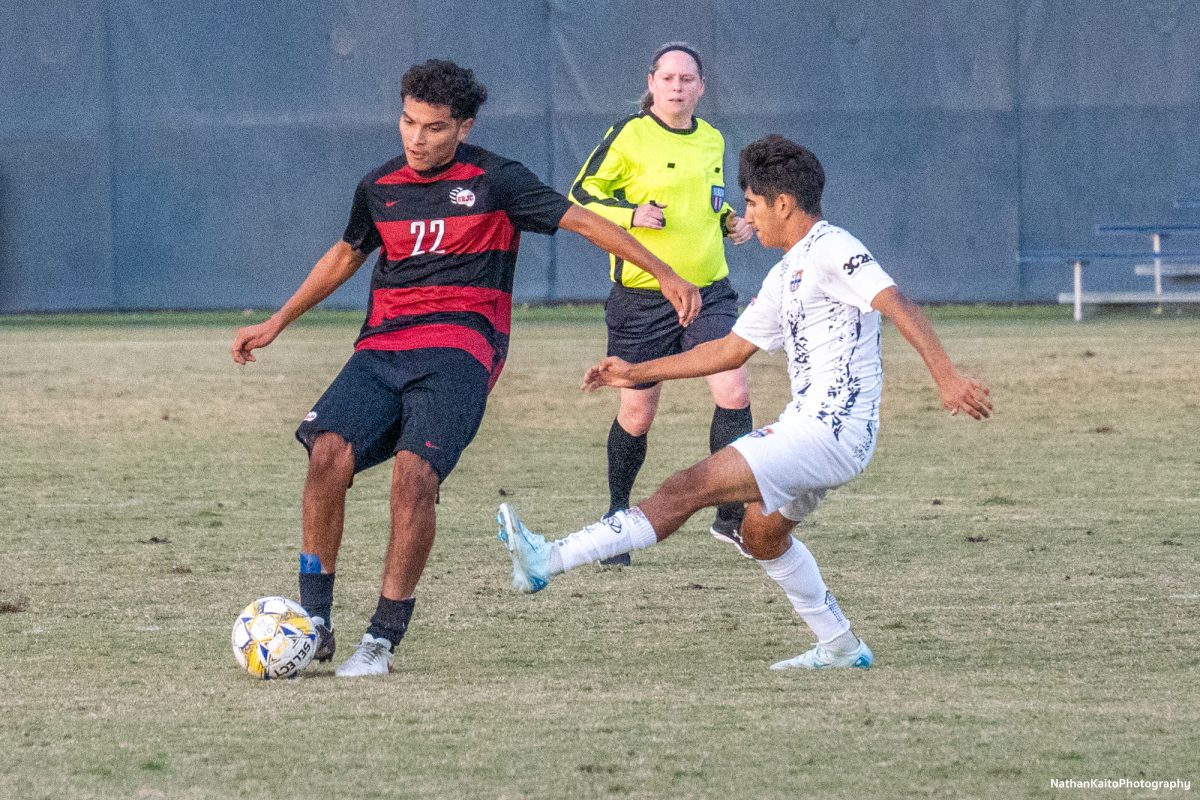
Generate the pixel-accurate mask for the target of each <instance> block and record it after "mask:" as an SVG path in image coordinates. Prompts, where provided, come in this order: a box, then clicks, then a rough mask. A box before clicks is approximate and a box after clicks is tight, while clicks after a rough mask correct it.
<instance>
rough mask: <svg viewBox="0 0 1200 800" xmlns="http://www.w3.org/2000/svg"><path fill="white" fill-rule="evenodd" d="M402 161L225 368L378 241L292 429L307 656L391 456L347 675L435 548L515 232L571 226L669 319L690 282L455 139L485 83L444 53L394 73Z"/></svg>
mask: <svg viewBox="0 0 1200 800" xmlns="http://www.w3.org/2000/svg"><path fill="white" fill-rule="evenodd" d="M400 94H401V98H402V100H403V103H404V110H403V113H402V114H401V117H400V138H401V139H402V140H403V144H404V153H403V155H400V156H397V157H396V158H394V159H392V160H391V161H389V162H387V163H386V164H384V165H383V166H381V167H379V168H378V169H376V170H373V171H372V172H370V173H369V174H368V175H367V176H366V177H365V178H363V179H362V181H361V182H360V183H359V185H358V189H357V191H356V192H355V193H354V204H353V207H352V210H351V213H350V222H349V224H348V225H347V226H346V232H345V234H344V235H343V238H342V240H341V241H339V242H338V243H336V244H335V245H334V246H333V247H331V248H330V249H329V251H328V252H327V253H325V255H324V256H323V257H322V258H321V259H320V260H319V261H318V262H317V264H316V266H314V267H313V269H312V271H311V272H310V273H309V275H308V277H307V278H305V280H304V282H303V283H302V284H301V285H300V288H299V289H297V290H296V292H295V294H293V295H292V297H291V298H290V299H289V300H288V301H287V302H286V303H284V305H283V307H282V308H280V309H279V311H277V312H276V313H275V314H274V315H272V316H271V318H270V319H268V320H266V321H265V322H261V323H259V324H257V325H249V326H247V327H244V328H241V329H240V330H238V332H237V334H236V336H235V337H234V341H233V345H232V347H231V350H232V353H233V360H234V361H236V362H237V363H239V364H245V363H246V362H248V361H254V360H255V359H254V356H253V355H252V351H253V350H255V349H257V348H260V347H266V346H267V345H268V344H270V343H271V342H272V341H274V339H275V337H276V336H278V335H279V333H280V332H281V331H282V330H283V329H284V328H285V327H287V326H288V325H289V324H290V323H291V322H292V321H294V320H295V319H296V318H298V317H299V316H300V315H301V314H303V313H304V312H305V311H307V310H308V309H310V308H312V307H313V306H314V305H316V304H317V303H319V302H321V301H322V300H324V299H325V298H326V297H328V296H329V295H330V294H331V293H332V292H333V291H334V290H335V289H337V287H339V286H340V285H342V284H343V283H345V282H346V280H348V279H349V278H350V276H352V275H353V274H354V273H355V272H356V271H357V270H358V268H359V267H360V266H362V264H363V263H364V262H365V261H366V259H367V257H368V256H369V255H370V254H371V252H372V251H374V250H376V249H379V250H380V254H379V259H378V261H377V262H376V264H375V271H374V273H373V274H372V277H371V297H370V303H369V305H368V310H367V319H366V321H365V322H364V323H363V327H362V332H361V333H360V334H359V337H358V340H357V342H356V344H355V353H354V355H353V356H351V358H350V360H349V361H348V362H347V363H346V366H345V367H344V368H343V369H342V371H341V373H340V374H339V375H338V376H337V378H335V379H334V381H333V383H332V384H331V385H330V386H329V388H328V389H327V390H326V392H325V394H324V395H322V396H321V398H320V400H318V401H317V404H316V405H315V406H314V407H313V409H312V411H310V412H309V413H308V415H307V416H306V417H305V418H304V421H303V422H302V423H301V424H300V427H299V429H298V430H297V431H296V437H297V438H298V439H299V440H300V442H301V443H302V444H303V445H304V446H305V447H306V448H307V449H308V452H309V465H308V475H307V478H306V479H305V482H304V503H303V527H304V534H303V544H302V552H301V554H300V602H301V604H302V605H303V606H304V608H305V609H306V610H307V611H308V612H309V614H310V615H311V616H312V617H313V619H314V621H315V622H316V623H317V630H318V633H319V641H318V646H317V654H316V657H317V658H318V659H319V660H321V661H328V660H329V659H330V658H332V657H333V652H334V647H335V640H334V635H333V623H332V619H331V617H330V610H331V608H332V606H333V583H334V575H335V567H336V564H337V553H338V548H339V546H340V544H341V540H342V522H343V517H344V513H345V504H346V491H347V489H349V487H350V483H351V480H352V479H353V476H354V475H355V474H356V473H358V472H361V471H362V470H365V469H368V468H369V467H372V466H375V465H376V464H381V463H383V462H384V461H387V460H388V459H392V461H393V470H392V490H391V511H392V529H391V538H390V540H389V542H388V548H387V555H386V560H385V563H384V571H383V587H382V590H381V591H380V597H379V604H378V606H377V607H376V610H375V614H374V616H373V617H372V619H371V624H370V626H369V627H368V628H367V632H366V634H365V635H364V636H363V638H362V642H361V643H360V644H359V645H358V647H357V648H356V650H355V652H354V654H353V655H352V656H351V657H350V658H349V659H348V660H347V661H346V662H345V663H343V664H342V665H341V666H340V667H338V669H337V674H338V675H339V676H343V677H354V676H360V675H374V674H380V673H386V672H389V671H390V670H391V668H392V658H393V651H394V650H395V646H396V644H397V643H399V641H400V639H401V638H402V637H403V636H404V632H405V630H406V629H407V628H408V622H409V619H410V617H411V616H412V610H413V605H414V597H413V592H414V590H415V589H416V586H417V581H418V580H419V579H420V577H421V572H422V571H423V570H424V568H425V561H426V559H427V558H428V556H429V550H430V548H431V547H432V545H433V538H434V520H435V513H434V504H435V502H436V500H437V494H438V486H439V485H440V483H441V481H443V480H445V478H446V476H447V475H449V474H450V471H451V470H452V469H454V465H455V464H456V463H457V462H458V458H459V456H460V455H461V454H462V451H463V450H464V449H465V448H466V446H467V445H468V444H469V443H470V442H471V439H472V438H474V436H475V432H476V431H477V430H478V428H479V423H480V421H481V420H482V419H483V411H484V406H485V405H486V402H487V394H488V391H489V390H490V389H491V387H492V386H493V385H494V384H495V382H496V378H497V377H498V376H499V374H500V370H501V368H502V367H503V366H504V359H505V356H506V354H507V352H508V336H509V327H510V321H511V310H512V287H513V271H514V269H515V267H516V262H517V249H518V246H519V244H520V234H521V231H532V232H535V233H544V234H553V233H554V232H555V231H556V230H557V229H558V228H565V229H567V230H569V231H574V232H576V233H579V234H580V235H582V236H584V237H585V238H587V239H588V240H589V241H591V242H593V243H594V244H596V245H597V246H598V247H600V248H602V249H604V250H606V251H608V252H609V253H612V254H614V255H616V256H617V257H618V258H623V259H626V260H627V261H631V262H633V263H634V264H637V265H638V266H640V267H642V268H643V269H645V270H646V271H647V272H650V273H651V274H652V275H654V277H655V278H657V279H658V280H659V282H660V283H661V284H662V287H663V293H664V294H665V295H666V296H667V297H668V298H669V299H670V300H671V302H672V304H673V305H674V306H675V309H676V311H677V312H678V314H679V319H680V322H681V323H683V324H685V325H686V324H687V323H689V322H690V321H691V320H692V319H693V318H694V317H695V316H696V313H697V311H698V310H699V308H700V295H699V292H698V291H697V289H696V287H695V286H693V285H692V284H690V283H688V282H687V281H685V280H683V279H682V278H680V277H679V276H678V275H676V274H675V273H674V272H673V271H672V270H671V268H670V267H668V266H667V265H666V264H664V263H663V262H662V261H660V260H659V259H658V258H656V257H655V256H653V255H652V254H651V253H650V252H649V251H648V250H646V249H645V248H644V247H642V245H640V244H639V243H638V242H637V241H636V240H635V239H634V238H633V237H632V236H630V235H629V234H628V233H627V232H625V231H623V230H621V229H620V228H618V227H617V226H616V225H614V224H613V223H611V222H608V221H607V220H604V219H602V218H601V217H599V216H597V215H596V214H593V213H592V212H590V211H586V210H584V209H582V208H580V207H578V206H573V205H571V203H570V202H569V201H568V200H567V198H566V197H564V196H563V195H561V194H559V193H558V192H555V191H554V190H552V189H550V188H549V187H547V186H546V185H545V184H543V183H542V182H541V181H540V180H538V178H537V177H536V176H534V174H533V173H532V172H530V171H529V170H528V169H526V168H525V167H524V166H522V165H521V164H519V163H517V162H516V161H512V160H509V159H507V158H504V157H502V156H499V155H496V154H495V153H491V152H488V151H487V150H484V149H483V148H480V147H475V146H473V145H469V144H467V143H466V139H467V134H468V133H469V132H470V130H471V127H472V125H474V122H475V115H476V113H477V112H478V111H479V107H480V105H482V104H483V102H484V101H485V100H486V99H487V91H486V89H484V87H483V86H481V85H480V84H479V83H478V82H476V80H475V76H474V73H473V72H472V71H471V70H469V69H464V68H462V67H460V66H458V65H457V64H454V63H452V62H449V61H439V60H431V61H427V62H425V63H424V64H419V65H416V66H413V67H412V68H410V69H409V70H408V72H406V73H405V74H404V77H403V79H402V81H401V90H400Z"/></svg>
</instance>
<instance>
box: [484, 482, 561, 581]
mask: <svg viewBox="0 0 1200 800" xmlns="http://www.w3.org/2000/svg"><path fill="white" fill-rule="evenodd" d="M496 525H497V526H498V527H499V529H500V530H499V531H498V532H497V533H496V538H497V539H499V540H500V541H501V542H503V543H504V546H505V547H506V548H507V549H508V554H509V556H511V557H512V565H513V571H512V585H513V588H514V589H516V590H517V591H518V592H525V593H526V594H533V593H534V592H540V591H541V590H542V589H545V588H546V587H547V586H548V585H550V545H549V544H548V543H547V542H546V538H545V537H544V536H539V535H538V534H536V533H532V532H530V530H529V529H528V528H526V527H525V523H523V522H521V518H520V517H518V516H517V512H516V509H514V508H513V507H512V506H510V505H509V504H508V503H501V504H500V508H499V510H497V511H496Z"/></svg>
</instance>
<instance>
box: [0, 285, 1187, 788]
mask: <svg viewBox="0 0 1200 800" xmlns="http://www.w3.org/2000/svg"><path fill="white" fill-rule="evenodd" d="M518 316H519V318H518V321H517V325H516V330H515V335H514V339H513V348H512V355H511V359H510V362H509V366H508V367H507V369H506V371H505V375H504V377H503V378H502V379H501V381H500V384H499V386H498V387H497V389H496V391H495V392H494V394H493V397H492V401H491V404H490V408H489V413H488V417H487V419H486V420H485V422H484V425H483V428H482V430H481V432H480V434H479V437H478V438H477V439H476V441H475V443H474V444H473V445H472V446H471V448H470V449H469V450H468V451H467V453H466V454H465V456H464V458H463V460H462V462H461V464H460V466H459V469H458V470H457V471H456V472H455V473H454V474H453V475H452V476H451V478H450V479H449V480H448V481H447V482H446V484H445V485H444V486H443V491H442V502H441V506H440V509H439V531H438V538H437V543H436V545H435V547H434V552H433V555H432V557H431V560H430V563H429V567H428V569H427V571H426V574H425V578H424V581H423V582H422V585H421V587H420V589H419V591H418V595H417V597H418V603H417V609H416V614H415V617H414V621H413V625H412V627H411V629H410V632H409V637H408V638H407V639H406V640H405V642H404V643H403V644H402V645H401V647H400V648H399V649H398V651H397V659H396V671H395V673H394V674H393V675H391V676H390V677H388V678H385V679H372V680H364V681H340V680H335V679H334V678H333V677H332V669H331V668H330V667H329V666H328V665H323V666H320V667H316V668H313V669H311V670H309V671H308V672H306V674H305V675H304V677H303V678H302V679H300V680H298V681H287V682H272V683H258V682H255V681H253V680H251V679H249V678H248V676H246V675H245V674H243V673H241V672H240V671H239V670H238V669H237V667H236V665H235V663H234V660H233V656H232V654H231V653H230V650H229V643H228V641H229V629H230V626H231V625H232V622H233V618H234V616H235V614H236V613H237V612H238V611H239V610H240V609H241V608H242V606H243V605H245V604H246V603H247V602H249V601H250V600H252V599H254V598H255V597H257V596H260V595H265V594H274V593H281V594H286V595H291V596H295V594H296V589H295V584H296V578H295V568H296V554H297V551H298V543H299V534H298V525H299V492H300V486H301V481H302V478H303V474H304V466H305V463H304V458H303V451H302V449H301V448H300V447H299V446H298V445H297V444H296V443H295V441H294V440H293V439H292V431H293V429H294V427H295V424H296V423H297V421H298V420H299V418H300V417H302V416H303V414H304V413H305V412H306V411H307V410H308V407H309V406H310V405H311V403H312V402H313V401H314V400H315V399H316V397H317V396H318V395H319V394H320V392H321V391H322V390H323V388H324V387H325V385H326V383H327V382H328V381H329V380H330V379H331V378H332V376H333V375H334V374H335V372H336V371H337V369H338V368H339V367H340V365H341V364H342V362H343V361H344V359H345V358H346V356H347V355H348V352H349V344H350V342H351V340H352V338H353V336H354V333H355V330H356V326H357V323H358V315H356V314H354V315H347V314H337V313H327V314H317V315H315V316H314V318H313V320H312V321H304V322H302V323H299V324H297V325H296V326H295V327H294V328H293V329H292V330H289V331H288V332H286V333H285V334H284V335H283V337H281V339H280V340H279V341H278V342H276V343H275V344H274V345H273V346H272V347H271V348H269V349H268V350H266V351H263V352H262V353H261V354H260V356H259V363H257V364H254V365H251V366H249V367H247V368H238V367H236V366H235V365H234V364H233V363H232V362H231V361H230V359H229V356H228V352H227V347H228V342H229V340H230V338H231V335H232V332H233V329H234V327H235V326H236V324H237V323H238V322H239V321H240V317H238V316H236V315H207V316H197V315H169V316H154V315H139V316H136V317H128V318H125V317H86V316H85V317H48V318H43V317H35V318H23V319H14V318H8V319H5V318H0V431H2V432H3V436H2V445H0V446H2V449H0V522H2V523H3V529H2V531H0V537H2V538H0V542H2V545H0V576H2V578H0V612H3V613H0V642H2V645H3V653H2V655H0V681H2V687H3V688H2V690H0V713H2V714H3V722H2V723H0V797H3V798H84V797H102V798H109V797H112V798H158V797H166V798H224V797H277V796H295V797H312V798H333V797H338V798H341V797H364V798H366V797H414V798H483V797H486V798H517V797H531V798H533V797H537V798H595V797H638V798H666V797H678V798H723V799H724V800H735V799H736V798H777V797H778V798H782V797H835V798H861V797H882V798H908V797H951V798H958V797H962V798H1027V797H1028V798H1044V797H1058V796H1066V797H1093V796H1104V797H1113V796H1119V797H1126V796H1134V797H1161V796H1173V795H1178V794H1180V792H1161V791H1159V792H1156V791H1153V790H1151V789H1148V788H1144V789H1133V790H1118V791H1103V790H1097V791H1087V790H1065V789H1055V788H1052V786H1051V781H1052V780H1054V779H1060V780H1067V779H1074V780H1090V779H1094V778H1095V779H1106V778H1107V779H1113V780H1120V779H1128V780H1171V779H1182V780H1190V781H1193V782H1195V781H1198V780H1200V769H1198V768H1197V767H1198V765H1200V690H1198V689H1200V668H1198V666H1197V643H1198V642H1200V614H1198V612H1200V535H1198V526H1197V521H1198V519H1200V424H1198V420H1200V361H1198V360H1197V352H1198V348H1197V343H1200V317H1197V316H1196V315H1194V314H1193V315H1169V316H1165V317H1157V318H1156V317H1152V316H1150V315H1149V314H1148V313H1136V314H1128V315H1100V316H1096V317H1094V318H1092V319H1090V320H1089V321H1087V322H1085V323H1083V324H1073V323H1071V322H1070V321H1069V320H1068V319H1067V314H1066V312H1064V311H1063V310H1062V309H1057V308H1054V309H1023V308H1018V309H988V308H967V309H962V308H959V309H953V308H951V309H939V310H935V313H934V316H935V318H936V319H937V321H938V325H939V331H940V332H941V334H942V336H943V339H944V340H945V342H946V344H947V347H948V349H949V350H950V351H951V353H952V354H953V355H954V357H955V358H956V360H957V361H959V362H960V363H961V364H962V365H963V366H964V367H965V368H966V370H967V371H969V372H971V373H972V374H974V375H976V376H978V377H981V378H983V379H984V380H986V381H987V382H989V383H990V384H991V386H992V387H993V396H994V399H995V402H996V416H995V418H994V419H992V420H990V421H988V422H986V423H982V424H980V423H976V422H973V421H971V420H968V419H965V418H964V419H959V418H954V419H951V418H949V417H947V416H945V415H944V414H942V413H941V412H939V411H938V410H937V399H936V393H935V391H934V388H933V385H932V382H931V380H930V379H929V377H928V375H927V374H926V373H925V371H924V368H923V366H922V365H921V363H920V361H919V359H918V358H917V357H916V356H915V354H913V353H912V352H911V351H910V350H909V349H908V348H907V345H905V344H904V343H903V341H902V340H901V339H900V338H899V337H898V335H897V334H896V333H895V331H894V330H891V329H889V330H888V331H887V333H886V338H885V363H886V368H887V370H888V375H887V387H886V391H885V398H884V419H883V428H882V434H881V441H880V445H879V449H878V451H877V454H876V457H875V460H874V463H873V464H872V465H871V467H870V468H869V469H868V470H867V472H866V474H864V475H863V476H861V477H860V478H858V479H857V480H856V481H854V482H853V483H852V484H850V485H849V486H847V487H845V488H844V489H842V490H840V491H838V492H836V493H834V494H832V495H831V496H830V498H829V499H828V500H827V501H826V503H825V505H824V506H823V507H822V508H821V510H820V511H818V513H817V514H816V515H815V516H814V517H813V518H812V519H811V520H810V521H808V522H807V523H806V524H805V525H804V526H803V528H802V529H801V533H802V535H803V537H804V539H805V540H806V541H807V543H808V544H809V546H810V547H811V549H812V550H813V551H814V553H815V554H816V556H817V558H818V559H819V561H820V563H821V565H822V567H823V569H824V572H825V577H826V579H827V580H828V582H829V584H830V586H831V587H832V588H833V590H834V591H835V592H836V593H837V594H838V596H839V599H840V600H841V603H842V606H843V608H845V609H846V611H847V613H848V614H849V615H850V616H851V617H852V619H853V620H854V621H855V623H856V629H857V630H858V631H859V632H860V633H861V634H862V635H863V636H864V637H865V638H866V639H867V640H868V641H869V642H870V643H871V645H872V647H873V648H874V650H875V653H876V655H877V658H878V666H877V667H876V668H875V669H872V670H870V671H869V672H861V671H855V672H853V673H846V672H837V673H816V674H801V673H798V672H792V673H788V674H779V673H773V672H771V671H769V670H768V669H767V666H768V665H769V664H770V663H771V662H772V661H774V660H776V659H779V658H784V657H788V656H792V655H795V654H796V653H798V652H800V651H801V650H803V649H805V648H806V647H807V646H808V644H809V639H808V636H807V633H806V631H805V630H803V628H802V626H801V625H800V623H799V622H798V621H797V620H796V619H795V618H794V617H793V615H792V612H791V609H790V607H789V606H788V604H787V602H786V600H785V599H784V598H783V596H782V594H781V593H780V592H779V591H778V590H777V588H776V586H775V584H773V583H772V582H771V581H769V580H768V579H767V578H766V577H765V576H764V575H763V574H762V571H761V569H760V568H759V567H758V566H757V565H756V564H754V563H753V562H750V561H746V560H743V559H742V558H739V557H737V556H736V555H735V554H734V552H733V551H732V549H730V548H728V547H726V546H724V545H721V544H719V543H717V542H715V541H714V540H712V539H711V537H709V536H708V534H707V533H706V529H707V524H708V518H707V516H704V517H696V518H695V519H693V521H692V522H691V523H689V525H688V526H687V527H686V528H685V529H684V530H683V531H681V532H680V533H679V534H677V535H676V536H675V537H673V538H672V539H671V540H670V541H668V542H666V543H664V544H663V545H661V546H659V547H656V548H652V549H651V550H649V551H645V552H644V553H638V554H637V555H635V565H634V566H633V567H632V568H630V569H625V570H621V569H607V570H605V569H600V568H598V567H597V568H584V569H582V570H579V571H577V572H575V573H572V574H570V575H568V576H565V577H564V578H562V579H559V580H557V581H556V582H555V583H554V584H553V585H552V586H551V587H550V588H549V589H548V590H547V591H545V592H542V593H541V594H539V595H537V596H534V597H526V596H518V595H514V594H512V593H511V591H510V590H509V589H508V572H509V566H508V559H507V556H506V555H505V554H504V552H503V550H502V548H501V546H500V545H499V544H498V543H497V542H496V541H495V539H494V533H495V532H494V524H493V516H494V512H495V506H496V504H497V503H498V502H499V501H501V500H502V499H508V500H510V501H513V502H515V503H516V504H517V506H518V508H519V509H520V510H521V512H522V514H523V516H524V517H525V518H526V521H527V522H528V523H529V524H530V525H531V527H533V528H535V529H536V530H540V531H543V532H546V533H554V534H556V535H558V534H561V533H565V532H568V531H570V530H574V529H575V528H577V527H579V526H580V525H582V524H584V523H586V522H589V521H592V520H593V519H594V518H595V517H596V516H597V515H598V514H599V513H600V512H602V511H603V510H604V509H605V505H606V500H607V492H606V490H604V488H603V487H604V437H605V432H606V430H607V427H608V425H609V422H610V421H611V418H612V414H613V411H614V409H615V395H613V394H610V393H605V394H598V395H583V394H581V393H579V392H578V391H576V387H577V385H578V382H579V378H580V376H581V375H582V372H583V370H584V368H585V367H586V366H587V365H588V364H589V363H590V362H591V361H592V360H593V359H594V358H595V357H597V356H598V355H599V354H600V353H601V351H602V348H603V344H602V336H603V325H602V323H601V322H600V320H599V316H598V313H597V312H596V311H595V310H594V309H584V310H575V311H570V310H567V311H562V310H560V311H550V312H544V311H543V312H526V313H525V314H524V315H518ZM522 316H523V318H521V317H522ZM751 363H752V381H753V395H754V403H755V405H754V409H755V417H756V420H757V421H758V422H760V423H764V422H767V421H769V420H770V419H772V418H773V416H774V414H776V413H777V412H778V411H779V409H780V408H781V407H782V405H783V404H784V402H785V400H786V397H787V387H786V382H785V376H784V369H783V366H782V365H783V361H782V358H781V357H775V358H771V357H767V356H764V355H761V354H760V355H758V356H756V357H755V358H754V359H753V360H752V362H751ZM710 413H711V402H710V401H709V400H707V399H706V392H705V390H704V388H703V386H702V385H701V384H700V383H699V382H688V383H684V384H680V385H674V386H670V387H668V389H667V392H666V393H665V395H664V402H663V407H662V410H661V415H660V418H659V421H658V423H657V425H656V427H655V430H654V431H653V433H652V434H651V437H652V438H651V448H650V456H649V459H648V462H647V465H646V468H645V469H644V471H643V474H642V477H641V479H640V481H639V484H638V488H637V490H636V491H635V495H637V496H643V495H644V494H645V493H647V492H648V491H649V490H651V489H652V488H653V487H654V485H656V483H657V482H658V481H660V480H661V479H662V478H664V477H666V476H667V475H668V474H670V472H672V471H673V470H675V469H678V468H681V467H683V466H687V465H688V464H690V463H691V462H692V461H694V460H696V459H698V458H700V457H701V456H702V455H703V454H704V450H705V447H706V442H707V424H708V418H709V416H710ZM387 478H388V471H387V470H386V469H377V470H375V471H373V472H368V473H366V474H365V475H363V476H360V478H359V480H358V481H357V482H356V485H355V487H354V489H353V491H352V492H351V494H350V500H349V507H348V514H347V515H348V524H347V532H346V539H345V545H344V548H343V555H342V558H341V559H340V563H339V575H340V577H339V579H338V595H337V604H336V606H335V611H334V613H335V619H336V622H337V625H338V629H339V632H340V633H341V634H342V644H343V652H342V653H340V654H339V657H338V659H337V660H338V661H340V660H341V658H342V657H343V656H344V655H345V654H346V653H348V651H349V645H350V644H351V643H352V642H354V641H355V640H356V639H357V637H358V636H359V635H360V633H361V631H362V629H363V628H364V627H365V625H366V622H367V617H368V615H369V614H370V612H371V611H372V610H373V608H374V598H375V596H376V593H377V591H378V578H379V572H380V565H381V559H382V552H383V547H384V544H385V537H386V532H385V531H386V513H387V497H386V481H387Z"/></svg>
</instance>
